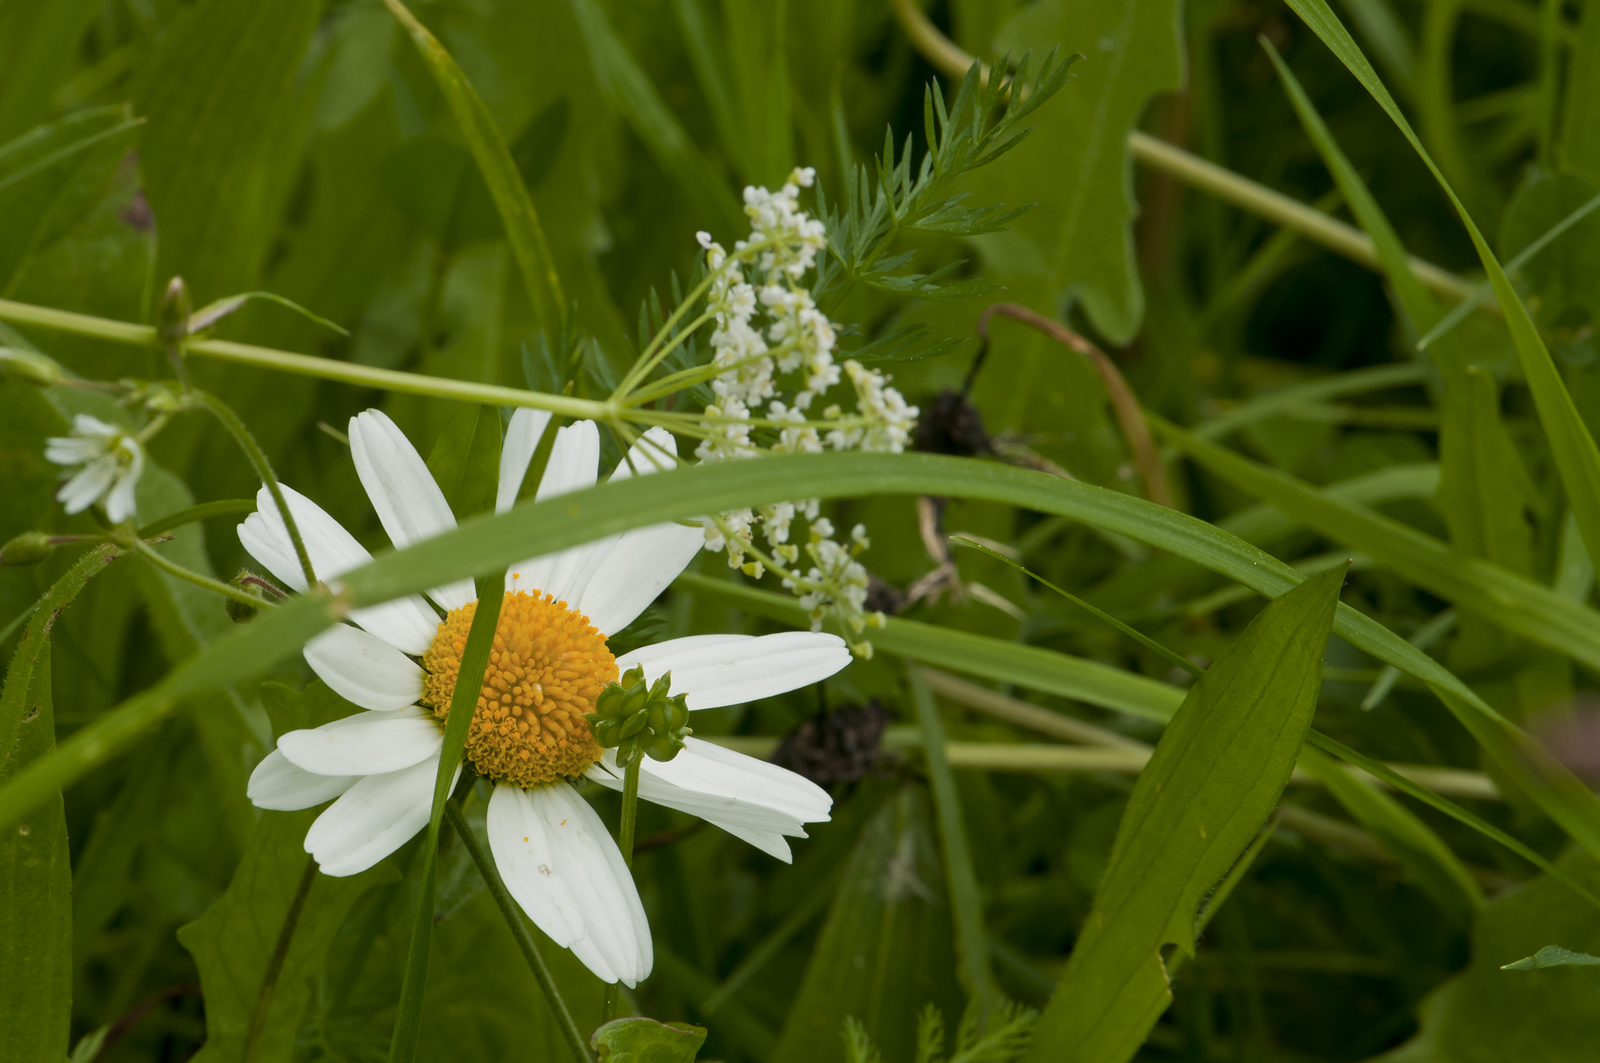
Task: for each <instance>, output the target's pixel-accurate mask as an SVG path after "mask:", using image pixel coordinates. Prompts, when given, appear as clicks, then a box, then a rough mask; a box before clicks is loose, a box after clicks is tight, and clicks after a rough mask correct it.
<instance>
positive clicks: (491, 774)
mask: <svg viewBox="0 0 1600 1063" xmlns="http://www.w3.org/2000/svg"><path fill="white" fill-rule="evenodd" d="M477 608H478V603H477V602H469V603H468V604H466V605H464V606H462V607H461V608H460V609H454V610H451V612H450V613H449V615H447V616H446V617H445V618H444V621H443V622H442V623H441V624H440V625H439V633H438V634H436V635H435V636H434V637H433V643H432V645H430V646H429V647H428V652H427V653H425V654H423V656H422V666H423V668H425V669H426V670H427V673H428V674H427V677H426V678H425V679H424V680H423V684H422V687H423V693H422V701H423V704H425V705H427V706H428V707H429V708H431V709H432V710H433V713H434V715H435V716H437V717H438V718H439V719H440V720H443V719H445V718H446V717H447V716H448V715H449V713H450V698H451V695H452V694H454V693H455V688H456V673H457V672H459V671H460V670H461V654H462V651H463V650H465V649H466V646H467V631H468V629H470V628H471V627H472V616H473V614H474V613H475V612H476V611H477ZM616 678H617V662H616V659H615V658H614V657H612V656H611V651H610V650H608V649H607V648H606V637H605V636H604V635H602V634H600V632H598V631H596V630H595V628H594V625H593V624H591V623H589V618H588V617H586V616H584V615H583V614H582V613H580V612H578V611H577V610H575V609H571V608H568V606H567V603H566V602H558V601H556V600H555V599H554V598H552V597H550V596H549V595H547V594H546V595H541V594H539V593H538V592H534V593H532V594H528V593H524V592H522V591H514V592H512V593H509V594H507V595H506V596H505V601H504V602H503V603H502V604H501V606H500V621H499V623H498V624H496V625H495V630H494V649H493V651H492V652H491V653H490V654H489V664H488V667H487V668H485V669H484V673H483V688H482V689H481V690H479V691H478V707H477V710H476V711H475V712H474V713H473V715H472V729H471V731H470V732H469V733H468V734H467V751H466V755H467V759H468V760H470V761H471V762H472V766H473V767H474V768H476V769H477V770H478V773H479V774H480V775H484V776H487V777H488V778H490V779H494V780H497V781H502V780H503V781H505V782H510V783H515V784H516V785H518V786H523V787H529V786H538V785H540V784H543V783H550V782H555V781H556V780H557V779H561V778H572V777H574V776H578V775H582V774H583V773H584V771H585V770H587V769H588V767H589V766H590V765H591V764H594V763H595V762H597V761H598V760H599V759H600V746H599V744H598V743H597V742H595V740H594V736H593V735H592V734H590V733H589V721H588V719H587V718H586V714H588V713H590V712H593V711H594V701H595V698H597V697H599V696H600V692H601V691H602V690H604V689H605V688H606V684H607V683H610V682H611V681H612V680H614V679H616Z"/></svg>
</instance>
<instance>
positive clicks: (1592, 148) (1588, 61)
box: [1560, 4, 1600, 185]
mask: <svg viewBox="0 0 1600 1063" xmlns="http://www.w3.org/2000/svg"><path fill="white" fill-rule="evenodd" d="M1564 102H1565V107H1564V113H1563V115H1562V128H1561V148H1560V158H1561V168H1562V169H1564V170H1568V171H1570V172H1572V173H1575V174H1578V175H1579V176H1581V177H1585V178H1587V179H1588V180H1589V181H1590V183H1592V184H1595V185H1600V10H1597V9H1596V8H1595V7H1594V5H1592V4H1585V5H1584V8H1583V22H1582V23H1581V25H1580V26H1579V29H1578V41H1577V44H1576V46H1575V47H1574V48H1573V49H1572V51H1571V53H1569V59H1568V64H1567V92H1566V100H1565V101H1564Z"/></svg>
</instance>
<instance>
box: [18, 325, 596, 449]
mask: <svg viewBox="0 0 1600 1063" xmlns="http://www.w3.org/2000/svg"><path fill="white" fill-rule="evenodd" d="M0 321H10V322H13V323H15V324H20V325H34V326H37V327H40V328H48V329H54V330H56V331H58V332H69V333H72V334H73V335H77V336H90V337H93V338H95V339H102V340H108V341H110V342H112V343H124V344H128V345H129V346H133V347H148V346H150V345H151V344H153V343H156V342H157V337H156V330H155V329H154V328H151V327H150V326H148V325H134V324H130V323H128V322H125V321H112V320H110V319H108V318H103V317H92V316H90V315H88V314H75V313H72V312H70V311H67V310H55V309H51V308H49V307H43V306H34V305H32V304H29V303H18V302H13V301H11V300H9V299H0ZM185 349H186V351H187V352H188V354H189V355H191V356H194V355H199V356H202V357H206V358H215V359H218V360H219V361H224V362H232V363H234V364H236V365H253V366H256V367H258V368H262V369H275V370H278V371H280V372H285V373H294V374H295V375H297V376H309V377H316V378H318V379H320V380H335V381H338V382H340V383H344V384H355V385H357V386H359V387H370V388H381V389H383V390H386V391H399V392H404V393H406V394H410V395H427V396H431V397H433V398H441V399H455V400H458V401H460V402H476V403H482V404H484V405H486V406H515V407H522V406H526V407H528V408H530V409H535V410H549V411H550V412H551V413H559V414H562V415H563V416H567V417H573V418H580V419H581V418H585V417H592V418H595V419H604V418H607V417H609V416H611V415H612V414H613V413H614V412H615V408H614V407H613V406H612V405H611V404H610V403H605V402H595V401H594V400H592V399H578V398H572V397H570V396H567V395H548V394H545V393H544V392H539V391H527V390H525V389H523V388H508V387H501V386H499V385H496V384H478V383H474V382H472V381H467V380H450V379H447V378H445V377H434V376H423V375H422V374H420V373H403V372H400V371H398V370H393V369H379V368H377V367H375V366H368V365H356V364H354V363H352V362H341V361H337V360H335V359H332V358H317V357H314V356H312V355H308V354H293V353H291V352H289V351H279V350H274V349H272V348H270V347H256V346H252V345H251V344H248V343H233V342H231V341H228V340H190V341H189V342H188V343H187V344H186V347H185Z"/></svg>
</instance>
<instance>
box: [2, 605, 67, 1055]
mask: <svg viewBox="0 0 1600 1063" xmlns="http://www.w3.org/2000/svg"><path fill="white" fill-rule="evenodd" d="M51 604H52V605H54V604H55V603H51ZM37 615H38V622H36V623H34V624H32V625H30V628H32V629H33V630H30V631H29V633H28V634H29V636H30V637H29V638H28V639H27V640H25V641H24V642H23V643H22V645H21V646H20V647H18V650H17V653H16V655H15V656H14V657H13V658H12V661H11V667H10V668H9V669H7V673H6V682H5V689H4V692H3V694H0V717H3V718H4V720H5V721H6V722H8V723H10V722H13V721H14V722H15V725H16V726H15V727H14V728H8V729H7V737H10V738H11V739H12V741H10V742H7V743H6V746H5V750H6V754H7V755H6V757H5V761H4V763H3V765H0V782H3V781H4V780H7V779H9V778H11V777H12V776H14V775H15V774H16V773H17V771H18V770H20V769H21V768H22V767H24V766H26V765H28V764H31V763H33V762H34V761H36V760H38V759H39V758H40V757H42V756H44V755H45V754H46V753H48V752H49V751H50V750H51V749H52V748H53V747H54V746H55V741H56V723H55V710H54V708H53V704H52V702H51V699H50V635H49V625H48V624H47V623H44V622H43V621H44V620H45V619H46V616H45V614H37ZM71 1019H72V863H71V859H70V854H69V851H68V848H67V816H66V812H65V810H64V808H63V804H62V800H61V795H60V794H59V793H58V794H56V795H55V797H54V798H53V799H52V800H49V801H47V802H45V803H43V804H40V805H36V806H35V807H34V808H33V809H32V810H30V811H29V813H28V814H27V816H26V818H25V819H23V821H22V822H21V823H17V824H14V825H10V826H8V827H6V828H5V830H4V831H3V832H0V1058H3V1059H16V1060H23V1059H48V1060H55V1059H60V1058H61V1056H63V1055H64V1054H65V1053H66V1050H67V1036H68V1033H69V1027H70V1026H71Z"/></svg>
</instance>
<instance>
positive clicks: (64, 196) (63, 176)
mask: <svg viewBox="0 0 1600 1063" xmlns="http://www.w3.org/2000/svg"><path fill="white" fill-rule="evenodd" d="M140 124H141V123H140V122H139V121H137V120H135V119H133V118H132V117H130V116H129V115H128V114H127V113H126V112H125V111H124V110H123V109H122V108H120V107H99V108H95V109H93V110H90V111H82V112H80V113H78V114H75V115H73V116H71V117H70V118H65V119H63V120H61V121H60V122H56V123H53V124H51V125H45V126H40V127H39V128H37V129H34V130H32V131H31V132H29V133H26V134H24V135H23V136H21V137H18V138H17V139H16V140H13V141H11V142H10V143H8V144H5V145H0V294H5V295H10V294H11V293H13V292H14V291H15V290H16V287H17V280H18V277H19V275H20V274H21V273H22V272H23V271H24V270H25V269H26V268H27V266H28V263H29V261H30V260H31V259H32V257H33V255H34V254H35V253H36V252H37V251H38V250H39V249H40V248H42V247H45V246H46V245H48V244H49V243H50V242H51V241H53V240H55V239H56V238H58V237H60V236H61V235H63V234H64V233H66V232H67V231H68V230H70V229H71V228H72V227H73V226H74V225H76V224H78V222H80V221H82V220H83V217H84V215H85V214H87V213H88V212H89V210H90V208H92V207H93V206H94V205H95V204H96V203H98V202H99V201H100V200H101V198H103V197H104V196H105V194H106V190H107V187H108V186H109V185H110V183H111V174H112V171H114V170H115V169H116V168H117V166H118V164H120V163H121V161H122V158H123V156H125V155H126V154H127V153H128V151H129V149H130V148H132V147H133V144H134V142H135V140H136V138H137V136H138V132H139V126H140Z"/></svg>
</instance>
